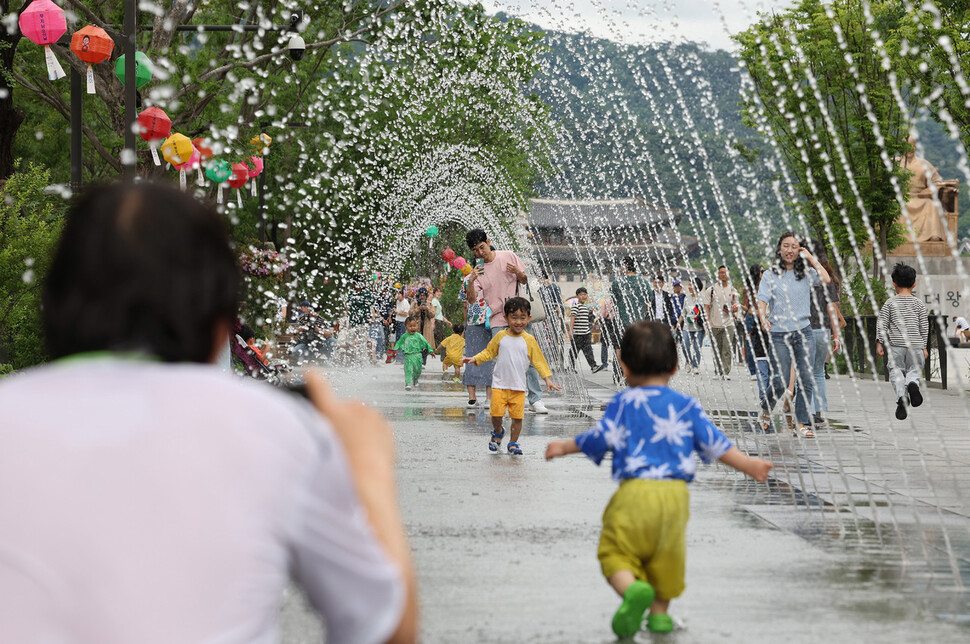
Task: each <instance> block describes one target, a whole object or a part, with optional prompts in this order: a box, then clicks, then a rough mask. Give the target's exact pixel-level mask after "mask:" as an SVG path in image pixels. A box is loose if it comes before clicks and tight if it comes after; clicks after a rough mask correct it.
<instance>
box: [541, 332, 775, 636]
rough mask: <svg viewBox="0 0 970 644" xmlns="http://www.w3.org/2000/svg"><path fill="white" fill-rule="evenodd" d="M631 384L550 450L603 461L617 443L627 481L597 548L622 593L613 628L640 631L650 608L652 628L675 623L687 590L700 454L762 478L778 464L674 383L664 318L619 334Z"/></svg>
mask: <svg viewBox="0 0 970 644" xmlns="http://www.w3.org/2000/svg"><path fill="white" fill-rule="evenodd" d="M620 366H621V367H622V369H623V375H624V376H625V377H626V381H627V384H628V385H630V388H629V389H626V390H625V391H622V392H620V393H619V394H617V395H616V396H614V397H613V400H612V401H611V402H610V404H609V406H607V408H606V413H605V415H604V416H603V419H602V420H600V421H599V422H598V423H597V424H596V426H595V427H593V428H592V429H590V430H589V431H587V432H585V433H583V434H580V435H579V436H577V437H576V438H574V439H570V440H560V441H553V442H551V443H549V446H548V447H547V448H546V459H547V460H552V459H553V458H556V457H557V456H564V455H566V454H574V453H576V452H583V453H584V454H586V455H587V456H589V457H590V458H591V459H592V460H593V462H594V463H596V464H597V465H599V464H600V462H601V461H602V460H603V457H604V456H605V455H606V453H607V452H612V453H613V479H614V480H616V481H619V482H620V488H619V489H618V490H617V491H616V493H615V494H614V495H613V498H611V499H610V502H609V504H608V505H607V506H606V511H605V512H604V513H603V530H602V532H601V534H600V542H599V548H598V550H597V555H598V557H599V560H600V567H601V568H602V570H603V575H604V576H605V577H606V578H607V580H608V581H609V583H610V585H611V586H612V587H613V588H614V590H616V592H617V593H619V595H620V596H621V597H622V598H623V603H622V604H621V605H620V608H619V609H618V610H617V611H616V614H615V615H614V616H613V632H614V633H616V634H617V636H619V637H621V638H624V637H632V636H633V635H634V634H636V633H637V631H639V630H640V625H641V623H642V622H643V615H644V612H646V610H647V609H648V608H649V609H650V615H649V616H648V618H647V628H648V629H650V630H651V631H654V632H669V631H670V630H672V629H673V620H671V618H670V615H668V614H667V610H668V607H669V606H670V600H671V599H673V598H674V597H678V596H680V594H681V593H682V592H684V567H685V561H686V555H687V538H686V528H687V517H688V506H689V499H688V494H687V483H689V482H690V481H691V480H693V478H694V472H695V471H696V470H697V462H696V460H695V459H694V455H695V454H697V455H699V456H700V457H701V459H702V460H703V461H704V462H706V463H710V462H712V461H715V460H719V461H721V462H722V463H724V464H726V465H729V466H731V467H733V468H735V469H736V470H739V471H741V472H744V473H745V474H747V475H748V476H751V477H752V478H754V479H755V480H757V481H764V480H765V479H766V478H767V477H768V472H769V470H771V468H772V464H771V463H769V462H768V461H765V460H762V459H760V458H752V457H750V456H748V455H747V454H744V453H743V452H741V451H739V450H738V449H737V448H735V447H733V446H732V445H731V441H730V440H728V438H727V437H726V436H725V435H724V434H723V433H722V432H721V430H720V429H718V428H717V427H716V426H715V425H714V423H712V422H711V420H710V419H709V418H708V417H707V414H706V413H704V410H703V409H702V408H701V405H700V403H699V402H697V400H696V399H694V398H692V397H690V396H688V395H686V394H682V393H680V392H678V391H674V390H673V389H671V388H669V387H668V386H667V383H668V382H669V381H670V378H671V377H672V376H673V375H674V373H675V372H676V371H677V345H676V344H675V343H674V336H673V335H671V333H670V329H668V328H667V326H665V325H664V324H662V323H660V322H656V321H653V322H638V323H636V324H633V325H631V326H630V327H629V328H627V330H626V333H625V334H624V335H623V340H622V341H621V343H620Z"/></svg>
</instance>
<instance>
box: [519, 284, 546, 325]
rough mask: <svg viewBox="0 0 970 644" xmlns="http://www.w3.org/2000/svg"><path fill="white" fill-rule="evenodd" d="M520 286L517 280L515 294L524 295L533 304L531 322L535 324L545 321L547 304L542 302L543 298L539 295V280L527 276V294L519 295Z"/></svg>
mask: <svg viewBox="0 0 970 644" xmlns="http://www.w3.org/2000/svg"><path fill="white" fill-rule="evenodd" d="M519 286H520V284H519V283H518V282H516V284H515V295H516V297H524V298H525V299H527V300H529V304H530V305H531V306H532V320H531V322H532V323H533V324H534V323H536V322H543V321H545V319H546V306H545V304H543V303H542V298H541V297H539V288H540V286H539V282H538V281H537V280H535V279H533V278H531V277H529V278H526V282H525V295H519ZM533 294H534V295H533Z"/></svg>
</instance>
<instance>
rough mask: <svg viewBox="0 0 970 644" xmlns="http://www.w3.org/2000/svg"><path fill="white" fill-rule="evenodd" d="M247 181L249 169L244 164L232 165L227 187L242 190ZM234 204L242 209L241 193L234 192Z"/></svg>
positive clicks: (239, 191) (238, 191)
mask: <svg viewBox="0 0 970 644" xmlns="http://www.w3.org/2000/svg"><path fill="white" fill-rule="evenodd" d="M248 180H249V167H248V166H247V165H246V164H245V163H234V164H232V176H231V177H229V186H230V187H232V188H242V187H243V186H244V185H246V182H247V181H248ZM236 203H237V204H239V207H240V208H242V191H241V190H236Z"/></svg>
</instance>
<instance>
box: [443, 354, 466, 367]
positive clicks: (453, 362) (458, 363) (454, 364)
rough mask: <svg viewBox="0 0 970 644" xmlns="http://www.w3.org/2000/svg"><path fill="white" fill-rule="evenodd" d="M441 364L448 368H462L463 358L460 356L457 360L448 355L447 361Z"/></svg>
mask: <svg viewBox="0 0 970 644" xmlns="http://www.w3.org/2000/svg"><path fill="white" fill-rule="evenodd" d="M441 364H443V365H444V366H446V367H460V366H461V357H460V356H459V357H458V358H457V359H455V358H452V357H450V356H447V355H446V356H445V359H444V360H443V361H442V362H441Z"/></svg>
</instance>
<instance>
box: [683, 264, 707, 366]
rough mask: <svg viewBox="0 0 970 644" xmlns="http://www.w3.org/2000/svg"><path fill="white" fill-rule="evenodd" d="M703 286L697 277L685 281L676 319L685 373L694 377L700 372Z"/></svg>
mask: <svg viewBox="0 0 970 644" xmlns="http://www.w3.org/2000/svg"><path fill="white" fill-rule="evenodd" d="M703 286H704V283H703V282H702V281H701V278H699V277H694V278H690V279H688V280H687V294H686V296H685V297H684V302H683V305H682V308H681V312H680V317H679V318H678V319H677V326H678V327H679V329H680V331H681V332H682V333H683V344H682V346H683V347H684V359H685V360H686V361H687V366H688V369H687V371H689V372H692V373H694V375H697V374H699V373H700V372H701V371H700V364H701V347H702V346H704V303H703V301H702V300H701V296H700V294H701V292H702V291H703Z"/></svg>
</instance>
